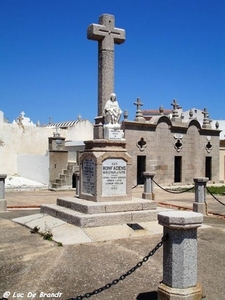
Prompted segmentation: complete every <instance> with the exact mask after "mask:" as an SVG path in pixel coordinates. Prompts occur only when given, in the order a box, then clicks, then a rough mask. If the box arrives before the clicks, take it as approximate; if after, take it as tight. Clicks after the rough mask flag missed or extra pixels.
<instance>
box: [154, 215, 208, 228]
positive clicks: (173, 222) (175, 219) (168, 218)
mask: <svg viewBox="0 0 225 300" xmlns="http://www.w3.org/2000/svg"><path fill="white" fill-rule="evenodd" d="M158 221H159V224H160V225H162V226H166V227H174V228H177V229H182V228H185V229H187V228H197V227H200V226H201V225H202V222H203V214H200V213H196V212H191V211H166V212H161V213H158Z"/></svg>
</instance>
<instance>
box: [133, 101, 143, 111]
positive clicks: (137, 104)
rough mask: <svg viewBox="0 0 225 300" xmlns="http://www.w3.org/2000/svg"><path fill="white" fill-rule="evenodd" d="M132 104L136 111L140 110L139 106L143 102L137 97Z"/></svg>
mask: <svg viewBox="0 0 225 300" xmlns="http://www.w3.org/2000/svg"><path fill="white" fill-rule="evenodd" d="M134 105H136V106H137V111H139V110H140V107H141V106H143V103H142V102H141V99H140V98H137V101H136V102H134Z"/></svg>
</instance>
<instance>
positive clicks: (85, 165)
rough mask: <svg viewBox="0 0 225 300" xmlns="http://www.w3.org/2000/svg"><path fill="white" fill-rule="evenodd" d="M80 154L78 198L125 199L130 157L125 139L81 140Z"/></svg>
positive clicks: (129, 182) (129, 195) (128, 190)
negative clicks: (82, 146)
mask: <svg viewBox="0 0 225 300" xmlns="http://www.w3.org/2000/svg"><path fill="white" fill-rule="evenodd" d="M84 143H85V150H84V152H83V153H82V154H81V156H80V182H79V191H80V194H79V198H81V199H85V200H88V201H95V202H114V201H127V200H130V199H131V198H132V175H131V166H132V159H131V156H130V155H129V154H128V152H127V150H126V141H125V140H123V141H121V140H107V139H98V140H91V141H85V142H84Z"/></svg>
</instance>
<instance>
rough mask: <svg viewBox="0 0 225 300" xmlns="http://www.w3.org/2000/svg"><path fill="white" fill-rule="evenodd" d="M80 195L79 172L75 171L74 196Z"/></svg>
mask: <svg viewBox="0 0 225 300" xmlns="http://www.w3.org/2000/svg"><path fill="white" fill-rule="evenodd" d="M79 196H80V173H79V172H76V197H77V198H79Z"/></svg>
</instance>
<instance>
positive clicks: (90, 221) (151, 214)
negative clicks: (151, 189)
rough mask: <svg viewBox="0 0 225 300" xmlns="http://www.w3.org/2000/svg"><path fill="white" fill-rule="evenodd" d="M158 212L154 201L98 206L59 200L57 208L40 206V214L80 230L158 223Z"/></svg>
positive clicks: (139, 200)
mask: <svg viewBox="0 0 225 300" xmlns="http://www.w3.org/2000/svg"><path fill="white" fill-rule="evenodd" d="M159 211H160V209H157V204H156V203H155V202H154V201H151V200H144V199H140V198H132V199H131V200H129V201H115V202H97V203H96V202H92V201H87V200H83V199H79V198H59V199H57V204H46V205H42V206H41V213H44V214H48V215H50V216H52V217H55V218H58V219H61V220H63V221H65V222H67V223H70V224H72V225H75V226H78V227H82V228H88V227H99V226H109V225H119V224H126V223H137V222H151V221H155V220H156V219H157V215H158V212H159Z"/></svg>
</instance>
